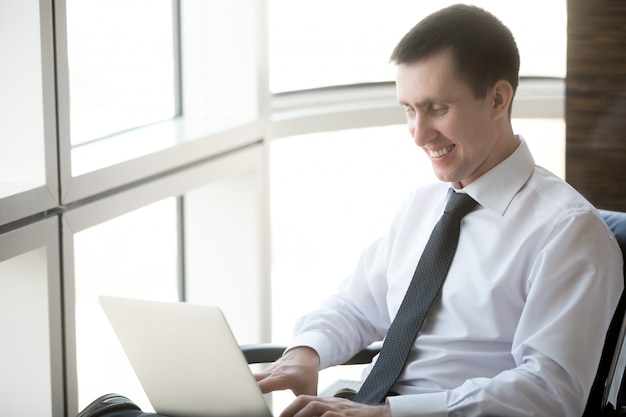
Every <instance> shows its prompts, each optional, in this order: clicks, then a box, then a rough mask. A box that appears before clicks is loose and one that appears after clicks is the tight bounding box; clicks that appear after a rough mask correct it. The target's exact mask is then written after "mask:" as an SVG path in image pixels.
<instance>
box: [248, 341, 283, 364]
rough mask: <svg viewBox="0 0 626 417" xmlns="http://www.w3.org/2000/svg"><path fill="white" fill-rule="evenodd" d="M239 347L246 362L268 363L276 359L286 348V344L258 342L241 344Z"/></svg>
mask: <svg viewBox="0 0 626 417" xmlns="http://www.w3.org/2000/svg"><path fill="white" fill-rule="evenodd" d="M240 348H241V352H243V356H245V358H246V360H247V361H248V363H249V364H253V363H270V362H274V361H276V360H278V359H279V358H280V357H281V356H282V355H283V353H284V352H285V350H286V349H287V346H284V345H272V344H269V343H260V344H254V345H242V346H240Z"/></svg>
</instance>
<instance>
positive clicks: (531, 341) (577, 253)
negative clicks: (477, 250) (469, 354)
mask: <svg viewBox="0 0 626 417" xmlns="http://www.w3.org/2000/svg"><path fill="white" fill-rule="evenodd" d="M601 222H602V220H601V218H600V217H599V216H597V215H596V214H594V213H593V212H590V211H587V212H582V213H570V214H568V215H564V216H563V217H562V218H561V219H560V220H555V222H554V224H553V225H552V226H551V228H550V230H551V231H550V232H549V233H547V238H546V241H545V244H544V245H542V246H541V249H540V251H539V252H538V256H537V257H536V261H535V262H534V264H533V266H532V269H531V274H530V276H529V279H528V282H527V289H526V292H527V300H526V304H525V307H524V311H523V313H522V316H521V318H520V321H519V324H518V326H517V329H516V332H515V336H514V340H513V344H512V350H511V354H512V356H513V358H514V360H515V364H516V367H515V368H513V369H510V370H504V371H503V372H501V373H500V374H498V375H496V376H495V377H493V378H480V377H478V378H473V379H470V380H467V381H465V382H464V383H463V384H462V385H461V386H459V387H457V388H454V389H451V390H448V391H441V392H436V393H432V394H414V395H401V396H396V397H390V398H389V399H388V403H389V404H390V406H391V410H392V415H393V416H394V417H404V416H414V417H415V416H440V415H441V416H444V415H449V416H466V417H467V416H479V415H506V416H526V415H542V416H552V417H556V416H574V415H581V414H582V412H583V410H584V407H585V405H586V401H587V397H588V394H589V391H590V389H591V385H592V383H593V379H594V377H595V374H596V369H597V366H598V363H599V359H600V355H601V352H602V348H603V344H604V339H605V335H606V330H607V329H608V326H609V323H610V320H611V318H612V316H613V312H614V311H615V307H616V305H617V302H618V299H619V296H620V294H621V292H622V290H623V266H622V255H621V252H620V250H619V247H618V246H617V244H616V242H615V241H614V238H613V237H612V234H611V233H610V231H609V230H608V228H606V226H605V225H604V224H603V223H602V224H599V223H601Z"/></svg>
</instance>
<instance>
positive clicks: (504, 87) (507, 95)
mask: <svg viewBox="0 0 626 417" xmlns="http://www.w3.org/2000/svg"><path fill="white" fill-rule="evenodd" d="M512 101H513V86H511V83H509V82H508V81H505V80H500V81H497V82H496V83H495V84H494V85H493V88H492V89H491V110H492V113H493V118H494V120H495V119H499V118H501V117H504V116H507V117H508V113H509V109H510V108H511V102H512Z"/></svg>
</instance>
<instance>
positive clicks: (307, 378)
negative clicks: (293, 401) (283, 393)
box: [255, 346, 320, 396]
mask: <svg viewBox="0 0 626 417" xmlns="http://www.w3.org/2000/svg"><path fill="white" fill-rule="evenodd" d="M319 366H320V357H319V355H318V354H317V352H316V351H315V350H313V349H311V348H309V347H305V346H301V347H296V348H293V349H290V350H288V351H287V352H286V353H285V354H284V355H283V356H282V357H281V358H280V359H279V360H277V361H276V362H274V363H273V364H272V365H271V366H270V367H269V368H268V369H267V370H266V371H265V372H262V373H258V374H256V375H255V377H256V380H257V382H258V383H259V387H260V388H261V391H263V393H264V394H265V393H268V392H271V391H278V390H284V389H291V391H292V392H293V393H294V394H295V395H296V396H298V395H317V378H318V371H319Z"/></svg>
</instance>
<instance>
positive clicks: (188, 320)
mask: <svg viewBox="0 0 626 417" xmlns="http://www.w3.org/2000/svg"><path fill="white" fill-rule="evenodd" d="M99 300H100V304H101V305H102V308H103V310H104V312H105V314H106V316H107V317H108V319H109V322H110V323H111V326H112V327H113V330H114V331H115V334H116V336H117V338H118V340H119V342H120V344H121V345H122V348H123V349H124V352H125V353H126V356H127V357H128V360H129V361H130V363H131V365H132V367H133V370H134V371H135V374H136V375H137V378H138V379H139V382H140V383H141V385H142V387H143V389H144V391H145V392H146V395H147V397H148V399H149V400H150V403H151V404H152V406H153V407H154V410H155V411H156V412H157V413H159V414H163V415H166V416H170V417H229V416H233V417H234V416H237V417H270V416H271V415H272V414H271V412H270V410H269V408H268V406H267V403H266V402H265V399H264V397H263V394H262V393H261V390H260V389H259V387H258V385H257V382H256V380H255V378H254V376H253V375H252V372H251V371H250V368H249V367H248V363H247V361H246V359H245V357H244V355H243V353H242V352H241V350H240V348H239V345H238V344H237V342H236V340H235V337H234V336H233V334H232V332H231V330H230V327H229V326H228V323H227V322H226V318H225V317H224V315H223V313H222V311H221V310H220V309H219V308H218V307H215V306H207V305H197V304H190V303H173V302H161V301H148V300H136V299H130V298H121V297H112V296H100V297H99Z"/></svg>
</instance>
